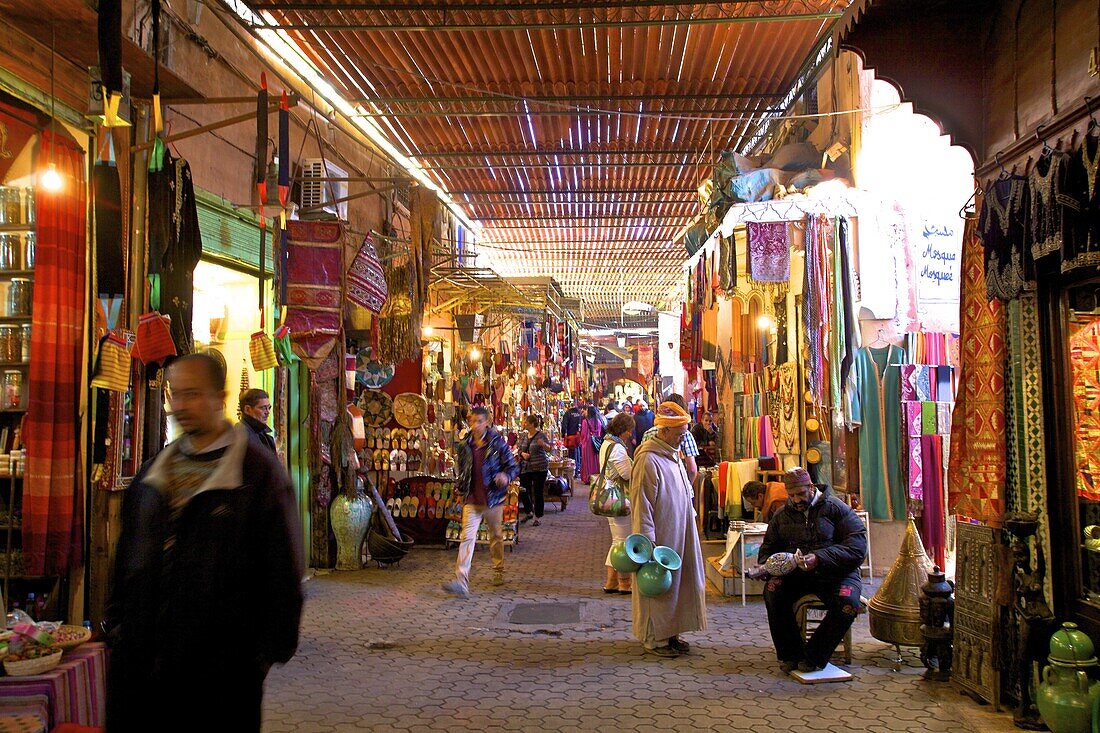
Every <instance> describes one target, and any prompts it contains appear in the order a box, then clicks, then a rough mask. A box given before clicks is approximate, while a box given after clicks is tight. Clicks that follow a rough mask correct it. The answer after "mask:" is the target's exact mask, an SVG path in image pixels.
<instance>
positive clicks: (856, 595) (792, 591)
mask: <svg viewBox="0 0 1100 733" xmlns="http://www.w3.org/2000/svg"><path fill="white" fill-rule="evenodd" d="M783 483H784V484H785V485H786V489H787V503H786V505H784V506H783V508H782V509H780V510H779V511H777V512H776V513H775V516H773V517H772V520H771V523H770V524H769V525H768V531H767V533H766V534H765V535H764V541H763V543H761V545H760V559H759V561H760V562H761V563H763V562H765V561H766V560H767V559H768V558H769V557H771V556H772V555H774V554H775V553H777V552H791V553H795V560H796V563H797V566H796V568H795V569H794V570H793V571H792V572H791V573H789V574H787V575H783V576H779V577H772V578H769V579H768V581H767V584H766V585H765V586H764V605H765V606H766V607H767V609H768V626H769V627H770V628H771V634H772V643H773V644H775V654H776V657H778V659H779V665H780V668H781V669H782V670H783V671H784V672H790V671H792V670H794V669H795V668H798V669H799V670H801V671H803V672H813V671H816V670H819V669H823V668H824V667H825V665H826V664H828V663H829V659H830V658H831V657H832V656H833V652H835V651H836V648H837V645H839V644H840V642H841V640H842V639H844V634H846V633H847V632H848V629H849V628H851V626H852V622H853V621H855V620H856V615H857V614H858V613H859V607H860V594H861V593H862V592H863V582H862V581H861V580H860V576H859V568H860V565H862V564H863V558H864V557H866V555H867V528H866V527H864V525H863V521H862V520H861V519H860V518H859V517H858V516H857V515H856V513H855V512H854V511H852V509H851V507H849V506H848V505H847V504H845V503H844V502H842V501H840V499H837V498H836V497H835V496H829V495H826V494H825V493H824V492H822V491H819V490H818V488H817V486H815V485H814V483H813V481H811V480H810V474H808V473H807V472H806V470H805V469H803V468H792V469H790V470H789V471H787V472H786V473H785V474H784V475H783ZM760 571H763V568H759V569H757V571H756V572H753V573H752V574H751V575H752V576H753V577H762V576H764V575H765V573H763V572H760ZM807 593H813V594H815V595H817V596H818V597H819V598H820V599H821V600H822V601H823V602H824V603H825V605H826V607H827V608H828V611H827V612H826V614H825V620H824V621H822V622H821V625H820V626H818V627H817V630H816V631H814V634H813V636H812V637H810V640H809V641H808V642H803V640H802V633H801V631H800V630H799V628H798V624H797V623H796V622H795V617H794V604H795V603H796V602H797V601H798V599H799V598H801V597H802V596H804V595H806V594H807Z"/></svg>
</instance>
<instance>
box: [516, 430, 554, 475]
mask: <svg viewBox="0 0 1100 733" xmlns="http://www.w3.org/2000/svg"><path fill="white" fill-rule="evenodd" d="M549 447H550V438H548V437H547V436H546V433H544V432H542V431H541V430H539V431H537V432H536V433H535V435H534V437H531V436H529V435H527V431H524V432H522V433H520V435H519V440H518V441H517V442H516V453H530V454H531V457H530V458H528V459H527V460H526V461H521V462H520V470H521V472H523V473H546V470H547V469H548V468H550V456H549V454H548V453H547V451H548V450H549Z"/></svg>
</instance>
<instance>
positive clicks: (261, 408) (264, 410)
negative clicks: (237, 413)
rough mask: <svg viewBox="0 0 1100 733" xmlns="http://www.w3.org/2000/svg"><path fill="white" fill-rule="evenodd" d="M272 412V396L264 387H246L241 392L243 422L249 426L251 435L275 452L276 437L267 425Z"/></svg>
mask: <svg viewBox="0 0 1100 733" xmlns="http://www.w3.org/2000/svg"><path fill="white" fill-rule="evenodd" d="M270 414H271V398H270V397H268V395H267V392H264V391H263V390H262V389H246V390H245V391H244V392H243V393H242V394H241V424H242V425H244V426H245V427H246V428H248V431H249V435H250V437H253V438H255V439H256V440H258V441H259V442H260V445H262V446H264V447H265V448H267V449H268V450H270V451H271V452H272V453H275V452H276V451H275V437H274V436H273V435H272V433H271V428H270V427H268V425H267V416H268V415H270Z"/></svg>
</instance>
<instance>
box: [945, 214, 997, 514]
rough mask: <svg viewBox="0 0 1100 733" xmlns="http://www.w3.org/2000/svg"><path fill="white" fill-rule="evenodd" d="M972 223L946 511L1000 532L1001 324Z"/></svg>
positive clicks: (966, 247) (967, 233)
mask: <svg viewBox="0 0 1100 733" xmlns="http://www.w3.org/2000/svg"><path fill="white" fill-rule="evenodd" d="M979 208H980V207H979ZM976 223H977V222H976V221H975V220H974V219H973V217H971V218H969V219H967V221H966V226H965V230H964V233H963V255H962V257H963V260H962V272H963V282H962V295H961V303H962V308H961V313H960V316H961V318H960V327H959V328H960V331H961V333H960V340H961V341H962V360H961V367H960V374H959V389H958V395H957V397H956V402H955V411H954V413H953V415H952V425H951V460H950V471H949V475H948V483H947V485H948V487H949V490H950V494H949V495H948V501H947V506H948V510H949V511H951V512H953V513H956V514H961V515H964V516H968V517H972V518H974V519H978V520H980V521H983V522H987V523H989V524H993V525H995V526H1000V523H1001V516H1002V515H1003V514H1004V510H1005V504H1004V495H1005V493H1004V492H1005V451H1006V443H1005V440H1006V435H1005V383H1004V363H1005V358H1004V357H1005V320H1004V313H1003V312H1002V309H1001V304H1000V302H998V301H996V300H992V301H990V300H988V299H987V298H986V287H985V284H986V283H985V253H984V250H983V247H982V242H981V240H980V239H979V238H978V236H977V232H976Z"/></svg>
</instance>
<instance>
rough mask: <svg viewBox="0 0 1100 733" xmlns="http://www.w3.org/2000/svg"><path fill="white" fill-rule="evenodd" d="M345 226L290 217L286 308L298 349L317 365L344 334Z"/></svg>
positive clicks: (297, 350)
mask: <svg viewBox="0 0 1100 733" xmlns="http://www.w3.org/2000/svg"><path fill="white" fill-rule="evenodd" d="M343 247H344V227H343V225H342V224H340V223H339V222H325V221H289V222H287V280H288V283H287V314H286V320H285V323H286V325H287V326H289V327H290V338H291V341H292V344H293V347H294V353H295V354H297V355H298V357H299V358H301V360H302V361H304V362H305V363H306V365H307V366H308V367H309V368H310V369H316V368H317V367H318V366H319V365H320V364H321V362H323V361H324V359H325V357H326V356H328V354H329V352H330V351H332V348H333V346H335V345H336V337H337V336H338V335H339V334H340V326H341V317H342V308H341V300H342V298H341V295H340V286H341V281H342V280H343V272H344V267H343Z"/></svg>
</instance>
